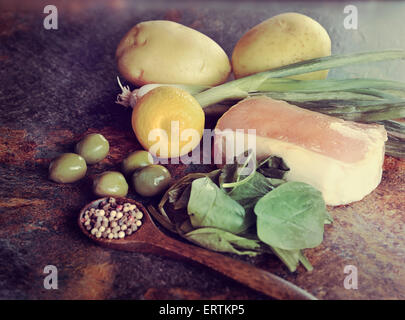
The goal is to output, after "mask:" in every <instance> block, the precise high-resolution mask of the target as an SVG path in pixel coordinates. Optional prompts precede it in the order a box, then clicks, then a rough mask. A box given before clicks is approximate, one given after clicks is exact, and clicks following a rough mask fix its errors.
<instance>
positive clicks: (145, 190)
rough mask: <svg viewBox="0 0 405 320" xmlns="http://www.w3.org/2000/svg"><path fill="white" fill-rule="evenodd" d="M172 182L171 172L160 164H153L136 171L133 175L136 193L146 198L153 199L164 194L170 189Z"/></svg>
mask: <svg viewBox="0 0 405 320" xmlns="http://www.w3.org/2000/svg"><path fill="white" fill-rule="evenodd" d="M170 180H171V175H170V172H169V171H168V170H167V169H166V168H165V167H163V166H161V165H158V164H152V165H150V166H147V167H145V168H143V169H140V170H138V171H135V172H134V174H133V175H132V184H133V186H134V189H135V191H136V192H137V193H138V194H140V195H141V196H144V197H152V196H155V195H158V194H160V193H162V192H163V191H165V190H166V189H167V188H168V186H169V184H170Z"/></svg>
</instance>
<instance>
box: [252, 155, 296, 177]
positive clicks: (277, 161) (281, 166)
mask: <svg viewBox="0 0 405 320" xmlns="http://www.w3.org/2000/svg"><path fill="white" fill-rule="evenodd" d="M289 170H290V168H289V167H288V166H287V165H286V163H285V162H284V160H283V159H282V158H280V157H277V156H270V157H268V158H267V159H265V160H263V161H262V162H260V163H259V165H258V167H257V171H258V172H260V173H261V174H263V175H264V176H265V177H268V178H276V179H283V178H284V175H285V174H286V173H287V172H288V171H289Z"/></svg>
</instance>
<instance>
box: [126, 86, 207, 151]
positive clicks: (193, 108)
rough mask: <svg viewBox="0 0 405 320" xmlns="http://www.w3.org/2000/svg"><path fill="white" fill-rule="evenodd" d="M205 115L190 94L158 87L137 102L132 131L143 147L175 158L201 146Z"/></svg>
mask: <svg viewBox="0 0 405 320" xmlns="http://www.w3.org/2000/svg"><path fill="white" fill-rule="evenodd" d="M204 121H205V115H204V111H203V110H202V108H201V106H200V104H199V103H198V102H197V100H196V99H195V98H194V97H193V96H192V95H191V94H190V93H188V92H187V91H185V90H183V89H180V88H177V87H172V86H161V87H157V88H155V89H153V90H151V91H149V92H148V93H147V94H145V95H144V96H142V98H141V99H140V100H139V101H137V103H136V105H135V107H134V109H133V111H132V128H133V130H134V132H135V135H136V137H137V139H138V141H139V143H140V144H141V145H142V146H143V147H144V148H145V149H146V150H148V151H149V152H150V153H152V154H153V155H155V156H157V157H162V158H173V157H179V156H182V155H185V154H187V153H189V152H190V151H191V150H193V149H194V148H195V147H197V146H198V144H199V143H200V140H201V138H202V135H203V131H204Z"/></svg>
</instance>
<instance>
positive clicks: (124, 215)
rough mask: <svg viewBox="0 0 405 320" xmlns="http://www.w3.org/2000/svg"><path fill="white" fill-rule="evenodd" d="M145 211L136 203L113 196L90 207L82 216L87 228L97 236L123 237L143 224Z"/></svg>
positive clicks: (82, 221)
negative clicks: (96, 205)
mask: <svg viewBox="0 0 405 320" xmlns="http://www.w3.org/2000/svg"><path fill="white" fill-rule="evenodd" d="M142 218H143V213H142V211H141V210H139V209H138V207H137V206H136V205H135V204H132V203H129V202H123V201H120V200H117V199H115V198H113V197H109V198H108V199H106V200H104V201H101V202H100V203H99V205H98V207H93V208H88V209H87V210H86V211H85V212H84V214H83V217H82V218H81V223H82V224H83V225H84V227H85V229H86V230H87V231H88V232H90V233H91V234H92V235H93V236H95V237H96V238H107V239H110V240H112V239H123V238H125V237H126V236H129V235H131V234H132V233H134V232H135V231H136V230H138V228H139V227H140V226H141V225H142Z"/></svg>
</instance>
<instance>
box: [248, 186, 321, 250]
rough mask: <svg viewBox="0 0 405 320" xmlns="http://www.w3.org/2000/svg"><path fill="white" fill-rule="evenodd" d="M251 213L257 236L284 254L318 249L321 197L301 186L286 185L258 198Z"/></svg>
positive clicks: (318, 193)
mask: <svg viewBox="0 0 405 320" xmlns="http://www.w3.org/2000/svg"><path fill="white" fill-rule="evenodd" d="M254 211H255V213H256V215H257V235H258V237H259V239H260V240H261V241H263V242H264V243H267V244H268V245H270V246H272V247H276V248H280V249H284V250H299V249H304V248H313V247H316V246H318V245H319V244H320V243H321V242H322V240H323V231H324V222H325V217H326V213H325V211H326V205H325V202H324V200H323V197H322V194H321V193H320V192H319V191H318V190H316V189H315V188H313V187H312V186H310V185H308V184H306V183H303V182H292V181H291V182H286V183H284V184H282V185H281V186H279V187H277V188H276V189H274V190H272V191H270V192H269V193H268V194H266V195H265V196H264V197H263V198H261V199H260V200H259V201H258V202H257V204H256V206H255V208H254Z"/></svg>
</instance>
